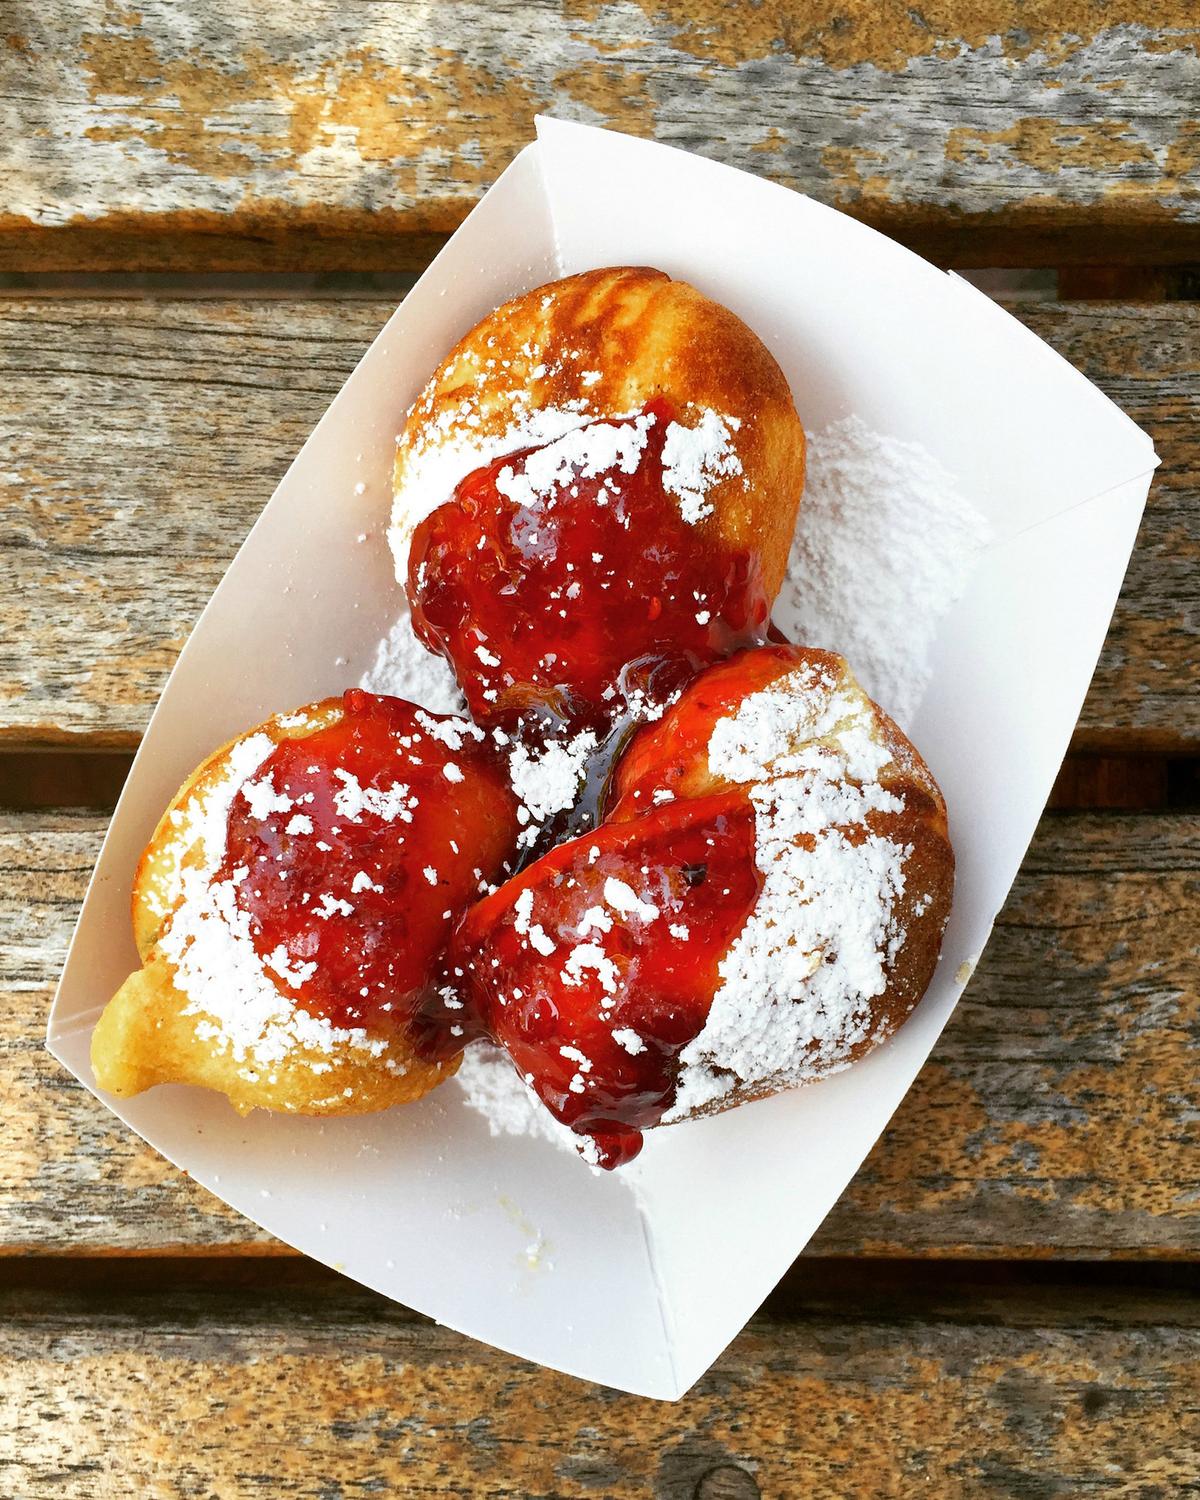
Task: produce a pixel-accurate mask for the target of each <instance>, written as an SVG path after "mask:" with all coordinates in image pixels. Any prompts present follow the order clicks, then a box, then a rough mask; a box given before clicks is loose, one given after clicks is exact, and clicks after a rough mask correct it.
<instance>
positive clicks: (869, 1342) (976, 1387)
mask: <svg viewBox="0 0 1200 1500" xmlns="http://www.w3.org/2000/svg"><path fill="white" fill-rule="evenodd" d="M1196 1324H1197V1316H1196V1304H1195V1301H1194V1300H1190V1299H1185V1298H1183V1297H1181V1296H1178V1295H1177V1296H1173V1297H1172V1296H1164V1295H1161V1294H1160V1295H1158V1296H1152V1297H1136V1296H1131V1295H1117V1296H1107V1297H1105V1298H1104V1299H1103V1300H1098V1299H1096V1298H1095V1297H1093V1296H1087V1297H1080V1296H1073V1295H1071V1293H1070V1292H1068V1291H1061V1292H1059V1293H1057V1294H1056V1295H1055V1296H1053V1297H1045V1296H1043V1297H1040V1298H1034V1299H1031V1300H1030V1301H1029V1302H1028V1303H1027V1304H1020V1303H1014V1301H1013V1300H1012V1299H1009V1300H1007V1301H1000V1302H996V1301H994V1300H991V1299H987V1298H983V1299H970V1300H965V1299H956V1298H953V1297H950V1296H947V1297H944V1298H942V1299H938V1300H936V1301H932V1302H930V1303H929V1304H927V1305H925V1306H923V1307H920V1308H919V1309H913V1308H911V1307H906V1306H905V1305H904V1304H901V1305H900V1306H899V1307H897V1306H895V1305H894V1304H893V1305H892V1306H891V1307H881V1306H879V1305H872V1299H871V1298H870V1296H869V1295H868V1297H866V1298H865V1299H863V1300H862V1301H859V1302H857V1303H855V1302H847V1301H845V1300H840V1299H834V1298H828V1297H825V1296H822V1295H821V1293H820V1290H819V1289H815V1288H814V1289H813V1292H812V1294H811V1295H810V1296H808V1297H806V1298H805V1300H804V1301H803V1302H802V1304H801V1306H800V1307H799V1308H798V1310H797V1313H796V1315H795V1316H794V1317H791V1318H789V1319H787V1320H786V1321H779V1320H770V1319H766V1318H757V1319H755V1320H754V1321H753V1322H752V1323H751V1324H750V1325H749V1327H748V1328H747V1329H746V1330H745V1332H743V1333H742V1334H741V1335H740V1336H739V1337H738V1339H737V1340H736V1341H735V1342H734V1343H733V1345H732V1346H731V1347H730V1348H729V1349H728V1350H727V1351H726V1352H725V1354H723V1355H722V1356H721V1358H720V1359H719V1360H718V1361H717V1363H716V1365H715V1366H714V1367H713V1369H712V1370H711V1371H709V1373H708V1374H707V1375H705V1376H704V1377H703V1379H702V1380H701V1381H700V1382H699V1383H698V1384H697V1385H696V1386H695V1387H694V1388H693V1390H692V1391H691V1392H689V1394H688V1395H687V1396H685V1397H684V1398H683V1400H682V1401H680V1402H679V1403H677V1404H674V1405H670V1404H667V1403H663V1402H652V1401H646V1400H643V1399H640V1398H637V1397H632V1396H625V1395H620V1394H618V1393H616V1392H614V1391H610V1390H606V1389H604V1388H602V1387H599V1386H594V1385H589V1384H586V1383H584V1382H582V1381H577V1380H572V1379H570V1378H568V1377H565V1376H560V1375H556V1374H554V1373H552V1372H550V1371H548V1370H541V1369H537V1368H536V1367H534V1366H532V1365H529V1364H526V1363H524V1362H522V1361H519V1360H515V1359H512V1358H510V1357H509V1356H506V1355H503V1354H499V1353H496V1352H495V1351H492V1350H489V1349H486V1348H483V1347H481V1346H480V1345H477V1344H474V1343H472V1342H470V1341H469V1340H467V1339H464V1338H461V1337H459V1336H457V1335H456V1334H453V1333H450V1332H448V1331H447V1330H444V1329H441V1328H437V1327H435V1326H432V1325H430V1324H426V1323H424V1322H422V1321H417V1320H414V1319H413V1318H412V1317H411V1315H406V1314H405V1313H404V1312H403V1311H402V1310H401V1309H398V1308H396V1307H394V1306H391V1305H389V1304H387V1303H385V1302H384V1301H383V1300H382V1299H380V1298H376V1297H372V1296H370V1295H369V1294H366V1293H361V1292H356V1291H355V1290H354V1289H352V1288H349V1287H339V1286H333V1287H328V1286H327V1287H323V1288H321V1289H320V1290H319V1291H318V1293H317V1295H316V1296H315V1297H297V1296H290V1297H289V1296H286V1295H280V1296H276V1297H273V1298H262V1297H257V1298H256V1297H252V1296H251V1297H247V1296H241V1297H224V1298H222V1297H219V1296H213V1297H204V1296H189V1295H187V1294H186V1293H185V1292H183V1291H177V1292H175V1293H168V1294H166V1295H163V1296H161V1297H155V1298H145V1297H137V1296H132V1297H129V1296H127V1297H125V1298H121V1299H114V1300H112V1301H109V1302H106V1303H105V1304H103V1305H100V1306H98V1305H97V1304H96V1303H95V1301H94V1300H93V1299H88V1298H86V1297H83V1296H76V1297H71V1296H60V1297H48V1296H45V1295H33V1296H30V1295H29V1294H27V1293H26V1294H20V1296H19V1297H13V1296H12V1295H11V1294H10V1295H9V1296H8V1297H6V1298H4V1299H2V1300H0V1393H2V1396H3V1400H2V1401H0V1483H4V1486H5V1490H6V1492H7V1493H10V1494H14V1495H20V1496H21V1497H22V1500H51V1497H55V1500H57V1497H84V1496H86V1497H87V1500H118V1497H120V1500H124V1497H126V1496H130V1495H154V1496H157V1497H161V1500H173V1497H180V1500H182V1497H185V1496H186V1497H192V1496H221V1497H222V1500H241V1497H245V1496H259V1495H271V1496H288V1495H295V1496H311V1497H316V1496H320V1497H330V1500H332V1497H349V1496H355V1495H365V1494H384V1495H417V1494H420V1495H454V1496H465V1495H469V1496H471V1497H473V1500H474V1497H479V1500H486V1497H500V1496H508V1497H517V1496H519V1497H521V1500H572V1497H579V1500H584V1497H594V1496H597V1495H600V1496H604V1497H606V1500H634V1497H637V1500H647V1497H655V1500H753V1497H755V1496H760V1495H761V1496H764V1497H776V1500H784V1497H799V1496H803V1497H805V1500H845V1497H847V1496H864V1497H866V1496H870V1497H888V1496H894V1497H909V1496H912V1495H917V1494H920V1495H931V1496H938V1497H951V1496H992V1495H995V1496H1005V1497H1012V1500H1052V1497H1057V1496H1063V1497H1067V1496H1071V1497H1075V1496H1095V1497H1113V1500H1116V1497H1126V1500H1135V1497H1136V1500H1166V1497H1168V1496H1171V1497H1185V1496H1188V1495H1195V1494H1196V1493H1197V1492H1200V1408H1198V1392H1200V1328H1197V1326H1196Z"/></svg>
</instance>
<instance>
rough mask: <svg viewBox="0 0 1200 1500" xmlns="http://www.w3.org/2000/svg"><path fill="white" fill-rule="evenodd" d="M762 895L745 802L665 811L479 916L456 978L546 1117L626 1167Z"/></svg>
mask: <svg viewBox="0 0 1200 1500" xmlns="http://www.w3.org/2000/svg"><path fill="white" fill-rule="evenodd" d="M760 884H761V876H760V874H759V872H758V869H757V867H756V865H755V859H754V815H753V810H752V809H751V807H750V804H749V802H748V801H747V799H746V798H745V797H744V796H743V795H742V794H741V793H729V794H726V795H724V796H720V797H712V798H707V799H704V800H702V801H697V802H694V803H689V804H686V805H683V804H678V805H673V804H670V803H668V804H666V805H664V806H661V807H659V808H657V809H656V810H655V811H653V812H651V813H649V814H647V816H645V817H644V818H640V819H638V820H637V821H636V822H634V823H626V824H621V825H607V826H604V827H602V828H600V829H599V830H597V832H596V833H595V834H594V835H585V836H583V837H581V838H578V839H574V840H572V841H571V842H570V843H568V844H562V845H560V846H559V847H558V848H557V849H554V850H552V851H551V852H550V853H549V854H547V855H545V856H544V857H543V858H542V859H540V860H539V861H538V862H537V863H536V864H534V865H531V866H530V868H529V869H528V870H526V871H524V872H523V873H522V874H521V875H520V876H518V877H517V878H516V879H514V880H511V881H509V882H508V883H507V884H506V885H504V886H503V887H501V889H500V890H499V891H497V892H496V893H495V894H494V895H492V896H490V897H488V898H487V899H485V900H484V901H482V902H480V903H479V905H478V906H476V907H475V908H474V909H473V910H472V911H470V912H469V913H468V914H467V916H466V917H465V918H464V920H463V922H462V924H461V926H460V927H459V929H458V931H457V933H456V934H455V937H454V941H453V943H452V944H451V947H450V950H449V953H448V955H447V960H446V962H447V966H448V973H449V975H450V977H451V982H452V983H453V984H454V985H455V986H456V987H457V989H458V993H459V994H460V995H461V996H463V997H465V998H466V1000H467V1008H468V1010H470V1011H473V1012H474V1014H475V1016H476V1017H477V1019H478V1022H479V1023H480V1024H481V1026H482V1028H483V1029H486V1030H487V1031H488V1032H489V1033H490V1034H491V1036H492V1037H493V1038H494V1039H495V1040H496V1041H497V1042H498V1043H499V1044H500V1045H501V1046H503V1047H504V1048H506V1049H507V1051H508V1053H509V1055H510V1056H511V1057H512V1059H513V1062H514V1063H515V1064H516V1066H517V1069H518V1071H519V1072H521V1073H522V1074H523V1075H524V1076H525V1077H526V1078H528V1079H529V1080H530V1081H531V1083H532V1087H533V1088H534V1090H535V1091H536V1092H537V1094H538V1096H539V1097H540V1098H541V1099H542V1101H543V1102H544V1103H545V1105H546V1106H547V1108H548V1109H549V1110H550V1112H551V1113H552V1114H553V1115H554V1116H555V1117H556V1118H557V1119H559V1120H560V1121H562V1122H563V1123H564V1124H566V1125H569V1126H570V1127H571V1128H572V1129H573V1130H575V1131H576V1132H578V1133H579V1134H581V1135H583V1136H590V1137H591V1138H592V1140H593V1141H594V1142H595V1146H596V1154H597V1158H598V1160H599V1162H600V1163H601V1164H602V1165H604V1166H607V1167H612V1166H617V1165H619V1164H620V1163H622V1162H624V1161H628V1160H630V1159H631V1158H632V1157H633V1156H635V1155H636V1154H637V1152H638V1150H639V1149H640V1147H641V1132H642V1130H643V1129H645V1128H646V1127H648V1126H651V1125H654V1124H656V1123H657V1122H658V1121H659V1120H660V1119H661V1118H662V1116H663V1113H664V1112H665V1111H666V1110H667V1109H668V1108H669V1107H670V1104H671V1102H672V1100H673V1098H674V1092H675V1083H676V1077H677V1073H678V1057H679V1053H680V1052H681V1051H682V1049H683V1048H684V1047H685V1046H686V1045H687V1044H688V1042H690V1041H691V1040H692V1039H693V1037H695V1036H696V1035H697V1034H698V1033H699V1032H700V1030H701V1029H702V1028H703V1026H704V1022H705V1020H706V1018H707V1016H708V1011H709V1006H710V1004H711V1002H712V998H713V995H714V994H715V992H716V990H717V987H718V984H719V976H718V965H719V963H720V961H721V959H722V958H723V957H724V955H725V953H726V951H727V950H728V948H729V946H730V944H731V943H732V942H733V940H734V939H735V938H736V937H737V935H738V933H739V932H740V931H741V929H742V927H743V925H744V924H745V921H746V918H747V916H748V915H749V913H750V911H751V910H752V908H753V906H754V902H755V900H756V898H757V896H758V892H759V888H760Z"/></svg>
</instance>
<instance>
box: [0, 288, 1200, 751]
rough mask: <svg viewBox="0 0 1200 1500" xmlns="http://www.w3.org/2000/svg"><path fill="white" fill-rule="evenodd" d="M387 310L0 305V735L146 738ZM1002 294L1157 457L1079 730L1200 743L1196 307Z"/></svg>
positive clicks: (297, 305)
mask: <svg viewBox="0 0 1200 1500" xmlns="http://www.w3.org/2000/svg"><path fill="white" fill-rule="evenodd" d="M390 310H391V309H390V306H389V305H386V304H382V303H379V302H341V303H328V302H320V301H309V302H286V301H259V302H252V301H251V302H220V301H213V302H210V301H201V302H154V301H130V302H123V301H71V302H43V301H36V300H33V301H14V302H9V303H0V410H5V411H7V413H8V416H9V419H8V421H7V422H6V423H2V424H0V547H2V548H3V549H4V550H5V552H6V554H7V560H8V563H9V569H10V571H9V578H10V579H11V583H10V586H9V588H8V589H7V590H6V591H5V594H4V597H3V599H2V600H0V740H7V741H8V742H9V743H12V744H18V743H20V744H28V743H53V742H60V741H74V742H76V743H83V744H89V745H132V744H135V743H136V741H137V739H138V738H139V736H140V734H141V730H142V727H143V725H144V723H145V721H146V719H147V717H148V716H149V712H150V710H151V708H152V707H153V705H154V702H155V699H156V698H157V696H158V693H159V691H160V689H161V687H162V683H163V681H164V679H165V677H166V674H167V671H168V670H169V668H170V666H171V664H172V663H173V661H174V659H175V656H176V654H177V652H178V650H179V647H180V646H181V644H182V642H183V641H184V639H185V638H186V636H187V632H188V630H189V629H190V628H191V625H192V623H193V621H194V620H195V618H196V616H197V615H198V614H199V612H200V609H201V608H202V606H203V604H204V602H205V600H206V599H207V597H208V594H209V593H210V592H211V590H212V588H213V587H214V586H215V584H216V583H217V581H218V580H219V578H220V576H221V574H222V573H223V572H224V569H225V567H226V565H227V563H228V562H229V560H230V558H231V557H232V555H233V553H234V551H235V550H236V548H237V546H238V544H239V542H240V541H241V539H242V537H243V536H244V535H245V533H246V531H247V530H248V529H249V527H250V525H251V523H252V522H253V520H254V518H255V516H256V515H257V513H258V510H259V509H260V507H261V506H262V505H263V504H264V502H265V501H266V500H267V499H268V498H269V496H270V494H271V491H272V489H273V488H274V485H275V483H276V481H277V479H278V478H279V476H280V475H281V474H282V473H283V472H284V470H285V469H286V467H287V465H288V463H289V462H290V461H291V459H292V457H293V455H294V454H295V452H296V451H297V450H298V449H299V447H300V446H301V444H302V443H303V441H304V439H305V438H306V437H307V435H308V433H309V431H310V429H311V428H312V426H313V425H314V424H315V422H316V421H317V419H318V418H319V417H320V416H321V414H322V412H323V411H324V409H325V407H326V405H327V404H328V402H329V399H330V398H331V397H332V396H333V395H334V394H335V392H336V391H337V389H338V388H339V386H340V385H341V383H342V381H343V380H344V379H345V377H346V376H347V375H348V374H349V373H350V371H351V369H352V368H353V366H354V364H355V362H356V360H357V359H358V357H359V355H360V354H361V353H362V350H363V348H364V347H365V346H366V344H367V343H368V342H369V341H370V339H371V338H372V336H373V335H374V334H375V333H376V332H377V331H378V329H379V327H380V326H381V325H382V323H383V322H384V320H385V318H386V316H387V314H388V312H390ZM1015 311H1017V312H1018V314H1019V316H1020V317H1021V318H1022V319H1023V320H1024V321H1025V322H1026V323H1027V324H1028V325H1029V326H1030V327H1031V328H1033V329H1034V331H1035V332H1037V333H1039V334H1041V335H1042V336H1043V337H1045V338H1047V339H1048V340H1049V341H1050V342H1051V343H1052V344H1054V345H1055V346H1056V347H1058V348H1059V349H1061V350H1062V352H1063V353H1064V354H1065V355H1066V356H1067V357H1068V358H1069V359H1071V360H1072V361H1073V362H1074V363H1076V364H1077V365H1078V366H1079V367H1080V368H1081V369H1082V370H1083V371H1084V372H1085V373H1086V374H1088V375H1089V376H1091V377H1092V378H1093V379H1095V380H1096V381H1097V383H1098V384H1100V385H1101V386H1102V387H1104V388H1105V389H1106V390H1107V391H1108V392H1109V393H1110V394H1111V395H1112V396H1113V397H1114V398H1115V399H1116V400H1117V401H1118V402H1119V403H1120V404H1121V405H1122V406H1124V407H1125V409H1126V410H1127V411H1128V412H1129V413H1130V414H1131V415H1132V416H1133V417H1134V418H1135V420H1137V421H1139V422H1140V423H1141V424H1142V425H1143V426H1145V427H1146V429H1147V430H1148V431H1149V432H1150V433H1151V435H1152V436H1153V438H1154V440H1155V442H1156V443H1157V445H1158V449H1159V452H1160V453H1161V455H1162V458H1163V467H1162V469H1161V470H1160V471H1159V475H1158V477H1157V478H1156V480H1155V484H1154V488H1153V490H1152V493H1151V500H1150V506H1149V509H1148V511H1147V515H1146V520H1145V523H1144V525H1143V528H1142V533H1141V536H1140V538H1139V541H1138V545H1137V548H1136V550H1135V553H1134V557H1133V561H1132V564H1131V567H1130V572H1129V576H1128V579H1127V581H1126V584H1125V588H1124V591H1123V593H1122V596H1121V601H1120V603H1119V605H1118V607H1117V612H1116V616H1115V619H1114V621H1113V626H1112V632H1111V634H1110V636H1109V640H1108V644H1107V645H1106V647H1105V650H1104V654H1103V655H1102V657H1101V659H1100V665H1099V668H1098V670H1097V674H1096V679H1095V682H1094V684H1093V687H1092V691H1091V693H1090V695H1089V697H1088V700H1087V703H1086V705H1085V707H1084V711H1083V715H1082V718H1081V720H1080V724H1079V729H1078V732H1077V736H1076V745H1077V747H1091V748H1110V749H1111V748H1115V749H1125V750H1129V749H1134V748H1139V749H1167V750H1172V749H1173V750H1195V749H1196V748H1197V747H1198V746H1200V692H1198V691H1197V688H1198V687H1200V651H1198V649H1197V642H1198V639H1200V307H1197V306H1194V305H1190V304H1171V305H1168V306H1162V307H1125V308H1123V307H1111V306H1106V305H1103V304H1095V303H1081V304H1076V305H1070V306H1062V305H1058V306H1055V305H1043V304H1017V305H1016V306H1015ZM399 404H400V403H399V402H398V406H399ZM372 541H373V544H374V545H383V543H382V539H381V538H373V539H372Z"/></svg>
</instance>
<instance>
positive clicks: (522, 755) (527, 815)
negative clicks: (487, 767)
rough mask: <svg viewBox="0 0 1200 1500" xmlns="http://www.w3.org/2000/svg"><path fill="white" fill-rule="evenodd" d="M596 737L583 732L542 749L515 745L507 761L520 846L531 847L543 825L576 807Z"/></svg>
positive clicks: (589, 732)
mask: <svg viewBox="0 0 1200 1500" xmlns="http://www.w3.org/2000/svg"><path fill="white" fill-rule="evenodd" d="M595 749H596V736H595V735H594V734H593V733H592V731H591V730H590V729H583V730H580V732H579V733H578V734H575V735H572V736H571V737H570V738H569V739H565V740H550V741H549V742H548V743H547V744H546V745H544V746H543V747H542V748H541V749H540V750H531V749H530V748H529V747H528V746H527V745H516V746H514V747H513V750H512V753H511V754H510V756H509V758H508V774H509V777H510V779H511V781H512V788H513V791H514V792H515V793H516V796H517V802H518V807H517V818H518V820H519V822H520V823H521V824H522V829H521V832H520V833H519V834H518V835H517V847H518V848H521V849H525V848H531V847H532V846H533V845H534V844H535V843H536V842H537V840H538V836H539V834H540V833H541V831H542V828H543V826H544V825H545V824H546V823H548V822H549V821H550V819H551V818H553V817H554V815H555V814H556V813H560V812H566V811H567V810H568V809H569V808H571V807H574V805H575V802H576V799H577V797H578V795H579V789H580V786H581V784H582V782H583V777H584V772H585V769H586V767H587V763H588V760H589V758H590V756H591V755H592V754H593V753H594V751H595Z"/></svg>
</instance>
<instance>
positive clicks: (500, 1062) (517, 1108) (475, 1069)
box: [453, 1042, 586, 1156]
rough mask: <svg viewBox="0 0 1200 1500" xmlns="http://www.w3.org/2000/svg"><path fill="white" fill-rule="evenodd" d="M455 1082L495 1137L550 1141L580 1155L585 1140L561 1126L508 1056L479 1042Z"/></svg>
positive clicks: (467, 1056)
mask: <svg viewBox="0 0 1200 1500" xmlns="http://www.w3.org/2000/svg"><path fill="white" fill-rule="evenodd" d="M453 1082H454V1083H456V1084H457V1085H458V1086H459V1088H461V1089H462V1091H463V1094H464V1095H465V1097H466V1102H467V1104H468V1105H469V1106H470V1108H471V1109H473V1110H475V1111H476V1112H477V1113H478V1114H481V1115H482V1116H483V1117H484V1119H485V1120H486V1121H487V1123H488V1130H489V1131H490V1132H491V1134H492V1135H525V1136H532V1137H533V1138H534V1139H536V1140H544V1141H550V1142H551V1143H552V1144H553V1145H555V1146H560V1147H562V1148H564V1149H565V1150H567V1151H570V1153H571V1154H572V1155H573V1156H574V1155H578V1154H579V1152H580V1148H581V1146H583V1145H584V1144H586V1143H585V1141H584V1138H583V1137H581V1136H578V1135H576V1134H575V1132H574V1131H573V1130H570V1129H569V1128H568V1127H567V1126H566V1125H560V1124H559V1122H558V1121H557V1120H556V1119H555V1118H554V1116H553V1115H552V1114H551V1113H550V1111H549V1110H548V1109H547V1108H546V1106H545V1105H544V1104H543V1103H542V1101H541V1100H540V1099H539V1098H538V1097H537V1095H536V1094H535V1093H534V1092H533V1091H532V1089H530V1088H529V1087H528V1086H527V1085H526V1084H525V1082H524V1081H523V1080H522V1078H521V1075H520V1074H519V1073H518V1072H517V1070H516V1068H515V1067H514V1066H513V1064H512V1060H511V1059H510V1058H509V1056H508V1054H507V1053H506V1052H503V1051H501V1049H500V1048H499V1047H493V1046H491V1045H490V1044H488V1043H486V1042H478V1043H476V1044H474V1045H473V1046H471V1047H468V1048H467V1050H466V1052H464V1053H463V1059H462V1063H461V1065H460V1067H459V1069H458V1072H457V1073H456V1074H455V1075H454V1079H453Z"/></svg>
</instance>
